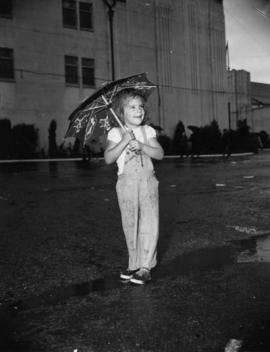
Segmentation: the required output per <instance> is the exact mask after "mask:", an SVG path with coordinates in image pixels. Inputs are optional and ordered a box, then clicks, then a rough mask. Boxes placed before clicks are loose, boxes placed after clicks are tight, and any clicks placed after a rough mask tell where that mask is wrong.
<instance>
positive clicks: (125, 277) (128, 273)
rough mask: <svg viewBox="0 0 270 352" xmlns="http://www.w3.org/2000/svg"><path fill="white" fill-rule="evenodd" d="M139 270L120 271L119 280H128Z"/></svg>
mask: <svg viewBox="0 0 270 352" xmlns="http://www.w3.org/2000/svg"><path fill="white" fill-rule="evenodd" d="M138 270H139V269H136V270H129V269H127V270H123V271H121V273H120V279H122V280H130V279H131V278H132V277H133V275H134V274H135V273H136V272H137V271H138Z"/></svg>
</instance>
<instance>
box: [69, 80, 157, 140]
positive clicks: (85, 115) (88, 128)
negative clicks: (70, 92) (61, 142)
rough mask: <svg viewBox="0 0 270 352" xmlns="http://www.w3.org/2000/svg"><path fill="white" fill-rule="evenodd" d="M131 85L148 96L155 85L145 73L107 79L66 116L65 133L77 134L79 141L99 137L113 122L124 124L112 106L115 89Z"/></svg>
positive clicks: (117, 91) (74, 135)
mask: <svg viewBox="0 0 270 352" xmlns="http://www.w3.org/2000/svg"><path fill="white" fill-rule="evenodd" d="M127 88H133V89H136V90H138V91H139V92H140V94H141V95H143V96H144V97H145V99H147V98H148V97H149V95H150V94H151V92H152V91H153V89H155V88H156V85H155V84H153V83H151V82H150V81H149V80H148V78H147V76H146V74H145V73H141V74H138V75H134V76H130V77H126V78H122V79H119V80H117V81H113V82H111V83H108V84H106V85H104V86H103V87H101V88H100V89H98V90H97V91H95V92H94V93H93V94H92V95H91V96H90V97H88V98H87V99H85V100H84V101H83V102H82V103H81V104H80V105H79V106H78V107H77V108H76V109H75V110H74V111H73V112H72V114H71V115H70V116H69V120H70V124H69V127H68V130H67V132H66V135H65V138H66V137H77V138H79V139H80V141H81V142H82V144H87V143H88V142H89V141H90V140H91V139H96V140H98V139H99V137H100V136H102V135H103V136H104V135H105V134H106V133H107V132H108V131H109V130H110V129H111V128H112V127H113V126H115V125H116V124H118V125H119V126H120V127H121V128H124V126H123V124H122V122H121V120H120V119H119V118H118V116H117V115H116V114H115V112H114V110H113V109H112V107H111V104H112V103H113V101H114V98H115V96H116V94H117V93H119V92H120V91H121V90H123V89H127Z"/></svg>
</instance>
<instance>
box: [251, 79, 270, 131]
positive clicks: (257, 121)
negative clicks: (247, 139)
mask: <svg viewBox="0 0 270 352" xmlns="http://www.w3.org/2000/svg"><path fill="white" fill-rule="evenodd" d="M251 96H252V98H255V99H256V101H257V102H258V103H257V105H255V101H254V105H253V112H252V123H253V130H254V131H255V132H260V131H266V132H267V133H268V134H269V135H270V84H265V83H258V82H251Z"/></svg>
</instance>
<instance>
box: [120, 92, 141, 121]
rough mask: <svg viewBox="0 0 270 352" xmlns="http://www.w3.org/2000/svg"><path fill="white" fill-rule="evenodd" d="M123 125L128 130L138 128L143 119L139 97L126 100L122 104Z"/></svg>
mask: <svg viewBox="0 0 270 352" xmlns="http://www.w3.org/2000/svg"><path fill="white" fill-rule="evenodd" d="M123 111H124V120H125V125H126V126H127V127H130V128H134V127H138V126H140V125H141V124H142V122H143V119H144V114H145V111H144V104H143V101H142V99H141V98H140V97H135V98H128V99H126V101H125V102H124V104H123Z"/></svg>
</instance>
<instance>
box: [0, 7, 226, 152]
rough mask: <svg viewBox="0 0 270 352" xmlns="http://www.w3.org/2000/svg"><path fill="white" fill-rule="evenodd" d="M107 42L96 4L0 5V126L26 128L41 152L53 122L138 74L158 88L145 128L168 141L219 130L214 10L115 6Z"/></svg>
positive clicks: (220, 76)
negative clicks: (179, 130)
mask: <svg viewBox="0 0 270 352" xmlns="http://www.w3.org/2000/svg"><path fill="white" fill-rule="evenodd" d="M107 3H109V4H114V5H115V6H114V7H113V27H112V29H113V33H112V32H111V30H110V25H109V16H108V5H106V2H105V1H102V0H82V1H80V0H46V1H44V0H27V1H23V2H22V1H18V0H13V1H11V0H1V5H0V31H1V36H0V67H2V68H0V119H9V120H10V121H11V123H12V125H15V124H19V123H27V124H34V125H35V127H36V128H38V130H39V145H40V148H44V149H45V150H47V149H48V128H49V125H50V123H51V121H52V120H55V121H56V122H57V131H56V136H57V143H58V144H61V143H62V142H63V137H64V134H65V131H66V129H67V126H68V121H67V119H68V116H69V114H70V113H71V112H72V111H73V110H74V108H75V107H76V106H77V105H78V104H79V103H80V102H81V101H82V100H83V99H84V98H86V97H87V96H89V95H90V94H91V93H92V92H93V91H94V90H95V89H96V88H98V87H100V86H101V84H102V83H103V82H106V81H110V80H111V79H112V62H111V61H112V60H111V58H112V55H111V54H112V53H111V41H110V40H111V38H112V37H113V49H114V71H115V78H116V79H117V78H121V77H125V76H129V75H133V74H136V73H141V72H147V74H148V78H149V79H150V80H151V81H152V82H154V83H156V84H157V85H158V87H159V89H157V91H156V92H155V93H154V94H153V95H152V96H151V97H150V99H149V107H150V109H149V110H150V112H151V113H150V118H151V120H152V122H153V123H154V124H156V125H160V126H161V127H162V128H163V129H164V131H165V133H167V134H168V135H172V134H173V132H174V129H175V126H176V124H177V122H179V120H181V121H182V122H183V123H184V124H185V126H188V125H197V126H202V125H205V124H207V123H210V122H211V121H212V120H213V119H215V120H217V122H218V123H219V125H220V127H226V128H227V127H228V87H227V84H228V81H227V71H226V62H225V61H226V55H225V25H224V13H223V4H222V1H221V0H203V1H202V0H132V1H131V0H126V1H124V0H121V1H120V0H118V1H115V2H114V1H107Z"/></svg>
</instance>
